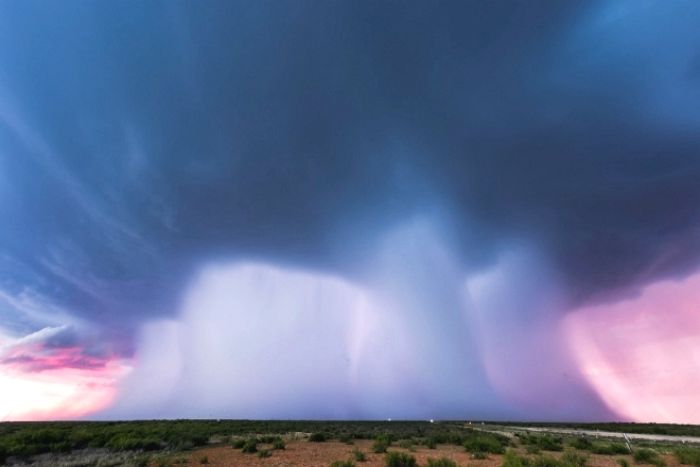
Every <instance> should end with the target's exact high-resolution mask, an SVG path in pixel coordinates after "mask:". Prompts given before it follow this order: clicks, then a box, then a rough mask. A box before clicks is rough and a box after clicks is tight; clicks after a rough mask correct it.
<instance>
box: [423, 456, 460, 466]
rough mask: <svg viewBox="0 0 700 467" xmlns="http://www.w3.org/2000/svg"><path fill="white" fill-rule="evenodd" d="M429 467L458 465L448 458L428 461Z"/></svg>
mask: <svg viewBox="0 0 700 467" xmlns="http://www.w3.org/2000/svg"><path fill="white" fill-rule="evenodd" d="M428 467H457V463H456V462H455V461H453V460H452V459H449V458H447V457H441V458H440V459H428Z"/></svg>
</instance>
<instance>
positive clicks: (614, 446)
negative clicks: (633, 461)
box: [591, 443, 629, 456]
mask: <svg viewBox="0 0 700 467" xmlns="http://www.w3.org/2000/svg"><path fill="white" fill-rule="evenodd" d="M591 452H593V453H594V454H602V455H604V456H614V455H617V454H629V449H627V446H625V445H624V444H622V443H610V444H596V445H594V446H593V448H592V449H591Z"/></svg>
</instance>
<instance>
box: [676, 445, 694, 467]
mask: <svg viewBox="0 0 700 467" xmlns="http://www.w3.org/2000/svg"><path fill="white" fill-rule="evenodd" d="M674 454H675V456H676V458H677V459H678V462H680V463H681V464H685V465H692V466H694V467H700V449H698V448H691V447H688V446H683V447H680V448H678V449H676V450H675V451H674Z"/></svg>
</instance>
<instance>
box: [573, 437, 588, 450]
mask: <svg viewBox="0 0 700 467" xmlns="http://www.w3.org/2000/svg"><path fill="white" fill-rule="evenodd" d="M569 445H570V446H571V447H572V448H574V449H581V450H582V451H590V450H591V449H593V442H592V441H591V440H590V439H588V438H584V437H578V438H574V439H572V440H571V441H570V442H569Z"/></svg>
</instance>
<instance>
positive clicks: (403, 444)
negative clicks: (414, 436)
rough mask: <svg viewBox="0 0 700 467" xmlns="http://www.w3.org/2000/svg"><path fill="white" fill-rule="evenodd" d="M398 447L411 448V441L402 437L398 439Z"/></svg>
mask: <svg viewBox="0 0 700 467" xmlns="http://www.w3.org/2000/svg"><path fill="white" fill-rule="evenodd" d="M399 447H400V448H404V449H411V448H413V441H411V440H410V439H402V440H400V441H399Z"/></svg>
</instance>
